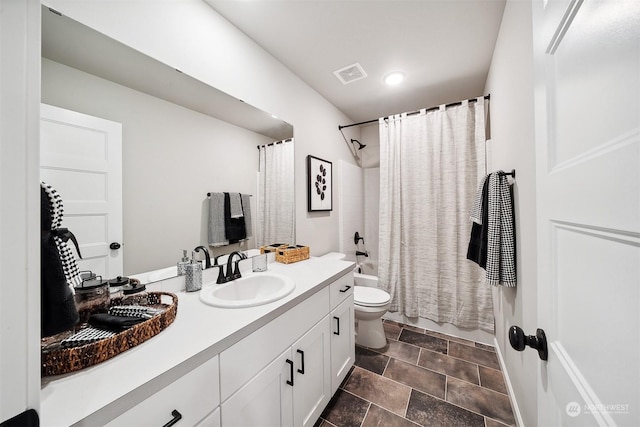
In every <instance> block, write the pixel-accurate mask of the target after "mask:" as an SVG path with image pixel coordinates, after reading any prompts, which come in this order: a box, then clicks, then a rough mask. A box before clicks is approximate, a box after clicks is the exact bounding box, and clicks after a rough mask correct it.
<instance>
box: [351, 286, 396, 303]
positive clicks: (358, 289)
mask: <svg viewBox="0 0 640 427" xmlns="http://www.w3.org/2000/svg"><path fill="white" fill-rule="evenodd" d="M390 299H391V296H390V295H389V294H388V293H386V292H385V291H383V290H382V289H378V288H370V287H368V286H354V288H353V300H354V303H355V304H358V305H366V306H369V307H377V306H380V305H385V304H386V303H388V302H389V300H390Z"/></svg>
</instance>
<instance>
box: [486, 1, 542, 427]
mask: <svg viewBox="0 0 640 427" xmlns="http://www.w3.org/2000/svg"><path fill="white" fill-rule="evenodd" d="M532 43H533V42H532V28H531V4H530V2H522V1H517V0H509V1H507V4H506V7H505V10H504V16H503V18H502V24H501V28H500V33H499V36H498V40H497V44H496V48H495V51H494V54H493V60H492V62H491V69H490V72H489V76H488V78H487V84H486V88H485V93H490V94H491V104H490V110H491V113H490V114H491V118H490V119H491V153H492V154H491V159H490V161H491V168H492V169H493V170H496V169H504V170H509V171H510V170H511V169H515V170H516V179H515V184H514V202H515V214H516V230H515V232H516V253H517V260H516V262H517V269H518V285H517V287H516V288H503V287H498V288H496V290H495V291H494V293H493V296H494V311H495V318H496V341H497V345H498V347H499V350H500V353H501V354H502V357H503V360H504V364H505V368H506V374H507V375H508V377H509V380H510V382H511V386H512V387H513V392H514V395H515V398H516V401H517V408H518V410H519V412H520V415H521V416H522V419H521V421H523V422H524V424H525V425H527V426H535V425H537V399H536V384H537V380H536V372H537V369H538V368H537V366H538V364H537V357H538V356H537V353H536V352H535V351H524V352H517V351H515V350H513V349H512V348H511V346H510V345H509V340H508V337H507V332H508V329H509V327H510V326H512V325H517V326H520V327H522V328H523V329H524V330H525V332H526V333H529V334H531V333H534V332H535V330H536V327H537V325H536V318H537V317H536V309H537V297H536V292H537V290H536V288H537V281H536V279H537V277H536V276H537V275H536V216H535V215H536V196H535V194H536V181H535V146H534V125H533V46H532Z"/></svg>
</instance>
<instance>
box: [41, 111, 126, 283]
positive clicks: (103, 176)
mask: <svg viewBox="0 0 640 427" xmlns="http://www.w3.org/2000/svg"><path fill="white" fill-rule="evenodd" d="M40 124H41V126H40V129H41V130H40V178H41V180H42V181H44V182H46V183H47V184H50V185H52V186H53V187H54V188H55V189H56V190H57V191H58V193H59V194H60V196H61V197H62V200H63V202H64V218H63V226H65V227H66V228H68V229H69V230H71V231H72V232H73V233H74V234H75V236H76V238H77V239H78V243H79V245H80V251H81V252H82V257H83V259H81V260H78V266H79V267H80V270H91V271H93V272H95V273H96V274H99V275H102V276H103V278H105V279H106V278H111V277H116V276H118V275H122V269H123V267H122V254H123V252H122V251H123V249H122V248H121V249H119V250H112V249H110V248H109V245H110V244H111V243H112V242H119V243H121V244H122V125H121V124H119V123H115V122H112V121H109V120H104V119H100V118H97V117H92V116H88V115H86V114H81V113H77V112H74V111H70V110H65V109H63V108H59V107H54V106H51V105H45V104H42V105H41V120H40Z"/></svg>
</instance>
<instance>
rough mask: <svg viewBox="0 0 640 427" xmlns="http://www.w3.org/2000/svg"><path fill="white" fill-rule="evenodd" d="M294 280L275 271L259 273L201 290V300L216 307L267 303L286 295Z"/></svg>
mask: <svg viewBox="0 0 640 427" xmlns="http://www.w3.org/2000/svg"><path fill="white" fill-rule="evenodd" d="M295 287H296V284H295V283H294V281H293V280H292V279H290V278H288V277H286V276H281V275H279V274H273V273H258V274H253V275H251V276H246V277H242V278H240V279H237V280H234V281H233V282H228V283H225V284H223V285H214V286H211V287H207V288H205V289H203V290H202V291H200V301H202V302H203V303H205V304H208V305H212V306H214V307H223V308H242V307H254V306H256V305H262V304H267V303H269V302H273V301H277V300H279V299H281V298H284V297H286V296H287V295H289V294H290V293H291V292H293V290H294V289H295Z"/></svg>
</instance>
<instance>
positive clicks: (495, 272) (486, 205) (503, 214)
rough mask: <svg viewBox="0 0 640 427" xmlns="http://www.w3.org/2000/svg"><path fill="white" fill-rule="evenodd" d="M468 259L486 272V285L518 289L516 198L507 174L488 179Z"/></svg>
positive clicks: (473, 215)
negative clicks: (514, 202)
mask: <svg viewBox="0 0 640 427" xmlns="http://www.w3.org/2000/svg"><path fill="white" fill-rule="evenodd" d="M471 220H472V221H473V225H472V230H471V239H470V241H469V249H468V252H467V258H468V259H470V260H472V261H474V262H476V263H477V264H478V265H480V266H481V267H483V268H484V269H485V271H486V282H487V283H488V284H490V285H493V286H497V285H502V286H507V287H513V286H516V250H515V233H514V229H515V224H514V214H513V197H512V193H511V186H510V185H509V181H508V179H507V177H506V176H505V174H504V172H503V171H498V172H493V173H490V174H489V175H486V176H485V177H484V178H483V180H482V183H481V184H480V187H479V189H478V193H477V194H476V199H475V203H474V206H473V209H472V212H471Z"/></svg>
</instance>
